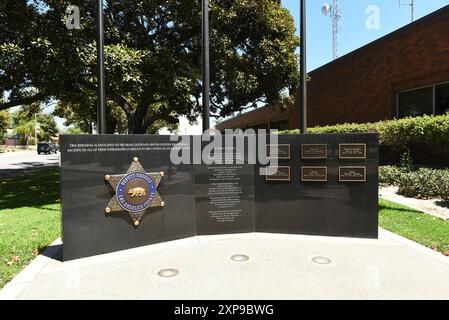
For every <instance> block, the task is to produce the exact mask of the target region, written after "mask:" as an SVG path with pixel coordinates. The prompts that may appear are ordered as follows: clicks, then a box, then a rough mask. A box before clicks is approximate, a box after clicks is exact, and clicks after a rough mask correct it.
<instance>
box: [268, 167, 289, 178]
mask: <svg viewBox="0 0 449 320" xmlns="http://www.w3.org/2000/svg"><path fill="white" fill-rule="evenodd" d="M265 170H266V173H265V174H266V176H265V179H266V181H290V167H266V168H265Z"/></svg>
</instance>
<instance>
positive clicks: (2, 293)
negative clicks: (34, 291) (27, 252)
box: [0, 238, 62, 300]
mask: <svg viewBox="0 0 449 320" xmlns="http://www.w3.org/2000/svg"><path fill="white" fill-rule="evenodd" d="M60 244H62V242H61V238H58V239H56V240H55V241H53V242H52V243H51V244H50V245H49V246H48V248H47V249H45V250H44V252H43V253H42V254H40V255H39V256H37V257H36V258H35V259H34V260H33V261H31V263H30V264H29V265H27V266H26V267H25V268H24V269H23V270H22V271H21V272H19V274H17V275H16V276H15V277H14V278H13V279H12V280H11V281H10V282H8V283H7V284H6V286H4V287H3V289H2V290H0V300H14V299H16V298H17V297H18V296H19V295H20V294H21V293H22V291H23V290H25V288H26V287H27V286H28V285H29V284H30V283H31V282H32V281H33V280H34V279H35V278H36V277H37V276H38V275H39V273H40V272H41V271H42V270H43V269H44V268H45V266H46V265H47V264H48V263H49V262H50V261H51V260H52V259H53V258H55V257H56V256H57V255H58V254H59V253H60V251H61V247H59V245H60Z"/></svg>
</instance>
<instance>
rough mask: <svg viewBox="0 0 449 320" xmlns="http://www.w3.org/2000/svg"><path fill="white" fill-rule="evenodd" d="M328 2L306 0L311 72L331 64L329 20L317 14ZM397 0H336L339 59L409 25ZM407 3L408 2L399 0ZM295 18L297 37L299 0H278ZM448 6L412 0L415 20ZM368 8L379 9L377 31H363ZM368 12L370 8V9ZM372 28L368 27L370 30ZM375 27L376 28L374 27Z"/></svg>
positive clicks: (448, 1)
mask: <svg viewBox="0 0 449 320" xmlns="http://www.w3.org/2000/svg"><path fill="white" fill-rule="evenodd" d="M326 2H327V3H329V4H332V0H307V5H306V6H307V70H308V71H312V70H314V69H316V68H318V67H320V66H322V65H324V64H326V63H328V62H330V61H332V19H331V18H330V17H329V16H324V15H323V14H322V13H321V7H322V6H323V4H324V3H326ZM398 2H399V0H338V6H339V9H340V11H341V13H342V18H341V19H340V23H339V26H340V32H339V43H338V46H339V50H338V51H339V56H342V55H344V54H346V53H349V52H351V51H353V50H355V49H357V48H360V47H361V46H363V45H365V44H367V43H370V42H372V41H374V40H376V39H378V38H380V37H382V36H384V35H386V34H388V33H390V32H392V31H394V30H397V29H399V28H401V27H403V26H405V25H407V24H409V23H410V22H411V10H410V6H399V4H398ZM401 2H403V3H410V0H401ZM282 4H283V6H284V7H285V8H287V9H289V10H290V12H291V14H292V15H293V17H294V18H295V24H296V29H297V31H298V34H299V4H300V0H282ZM446 5H449V0H415V20H417V19H419V18H422V17H423V16H425V15H427V14H429V13H431V12H433V11H435V10H438V9H440V8H442V7H444V6H446ZM370 6H376V7H377V8H378V9H379V11H378V12H379V18H380V19H379V28H378V29H377V28H371V29H369V28H367V26H366V21H367V19H368V18H369V17H370V14H368V13H366V12H367V9H368V8H370ZM370 9H371V8H370ZM373 26H374V25H372V24H371V27H373ZM374 27H376V26H374Z"/></svg>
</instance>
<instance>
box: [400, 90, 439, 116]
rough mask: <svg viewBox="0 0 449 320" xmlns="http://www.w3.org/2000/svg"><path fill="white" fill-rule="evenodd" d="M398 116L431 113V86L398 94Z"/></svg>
mask: <svg viewBox="0 0 449 320" xmlns="http://www.w3.org/2000/svg"><path fill="white" fill-rule="evenodd" d="M398 104H399V106H398V107H399V108H398V109H399V114H398V116H399V118H405V117H418V116H422V115H425V114H427V115H431V114H433V87H428V88H423V89H418V90H413V91H407V92H403V93H400V94H399V99H398Z"/></svg>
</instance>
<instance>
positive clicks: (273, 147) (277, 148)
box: [267, 144, 290, 160]
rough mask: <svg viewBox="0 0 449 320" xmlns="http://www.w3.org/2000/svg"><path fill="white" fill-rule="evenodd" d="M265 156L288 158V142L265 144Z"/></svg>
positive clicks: (280, 158)
mask: <svg viewBox="0 0 449 320" xmlns="http://www.w3.org/2000/svg"><path fill="white" fill-rule="evenodd" d="M267 158H268V159H279V160H289V159H290V145H289V144H269V145H267Z"/></svg>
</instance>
